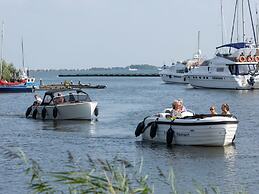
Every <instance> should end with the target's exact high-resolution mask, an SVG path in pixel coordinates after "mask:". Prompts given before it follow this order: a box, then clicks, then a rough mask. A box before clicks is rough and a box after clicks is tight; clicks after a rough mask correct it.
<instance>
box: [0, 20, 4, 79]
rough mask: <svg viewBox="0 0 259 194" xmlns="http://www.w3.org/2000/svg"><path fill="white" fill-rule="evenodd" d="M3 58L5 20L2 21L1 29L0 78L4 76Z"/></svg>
mask: <svg viewBox="0 0 259 194" xmlns="http://www.w3.org/2000/svg"><path fill="white" fill-rule="evenodd" d="M3 58H4V22H2V30H1V64H0V79H2V77H3V61H4V60H3Z"/></svg>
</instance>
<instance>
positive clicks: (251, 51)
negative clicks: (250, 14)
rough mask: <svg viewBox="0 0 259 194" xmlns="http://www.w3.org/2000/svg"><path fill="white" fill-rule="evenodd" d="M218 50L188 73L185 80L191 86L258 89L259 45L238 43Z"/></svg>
mask: <svg viewBox="0 0 259 194" xmlns="http://www.w3.org/2000/svg"><path fill="white" fill-rule="evenodd" d="M217 51H218V52H217V54H216V56H215V57H214V58H212V59H210V60H206V61H204V62H203V63H202V64H201V66H200V67H199V68H197V69H192V70H191V71H189V72H188V74H187V75H186V79H187V81H188V82H189V83H190V84H191V85H192V86H193V87H195V88H198V87H203V88H221V89H259V76H258V75H259V72H258V70H259V48H256V47H255V46H254V45H253V44H251V43H245V42H240V43H232V44H226V45H222V46H220V47H217ZM226 51H227V52H226Z"/></svg>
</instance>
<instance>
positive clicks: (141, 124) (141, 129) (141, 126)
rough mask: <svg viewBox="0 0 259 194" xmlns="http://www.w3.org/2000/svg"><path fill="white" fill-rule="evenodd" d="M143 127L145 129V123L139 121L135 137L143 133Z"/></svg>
mask: <svg viewBox="0 0 259 194" xmlns="http://www.w3.org/2000/svg"><path fill="white" fill-rule="evenodd" d="M144 127H145V121H141V122H140V123H139V124H138V126H137V128H136V130H135V136H136V137H138V136H140V134H141V133H142V132H143V129H144Z"/></svg>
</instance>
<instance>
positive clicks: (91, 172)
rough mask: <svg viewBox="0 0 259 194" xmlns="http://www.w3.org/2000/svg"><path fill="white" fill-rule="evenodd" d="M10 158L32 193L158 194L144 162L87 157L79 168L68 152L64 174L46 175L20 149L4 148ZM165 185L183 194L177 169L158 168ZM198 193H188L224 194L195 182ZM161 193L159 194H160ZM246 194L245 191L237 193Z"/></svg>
mask: <svg viewBox="0 0 259 194" xmlns="http://www.w3.org/2000/svg"><path fill="white" fill-rule="evenodd" d="M2 150H3V151H2V153H3V154H4V156H5V157H6V158H9V159H19V163H18V164H19V165H22V166H23V167H25V168H24V172H25V174H26V175H27V176H30V183H29V189H30V190H31V191H32V192H34V193H70V194H81V193H109V194H117V193H125V194H135V193H136V194H137V193H138V194H149V193H151V194H152V193H155V192H154V185H151V184H150V183H149V181H148V175H143V173H142V167H143V159H141V160H140V162H139V163H138V165H137V166H134V165H132V164H131V163H130V162H129V161H127V160H125V159H120V158H117V157H115V158H113V159H112V160H111V161H108V160H102V159H93V158H92V157H91V156H89V155H87V157H86V158H87V164H88V167H87V168H86V167H83V166H81V165H79V161H78V160H77V159H76V158H75V157H74V156H73V154H72V153H71V152H68V164H69V165H67V166H66V167H64V168H66V170H64V171H51V172H47V171H44V170H43V169H42V168H41V167H40V165H39V164H38V163H37V162H36V161H35V160H33V159H31V158H28V157H27V156H26V154H25V153H24V152H23V151H22V150H21V149H19V148H2ZM156 169H157V173H158V175H159V177H162V180H161V182H162V183H164V184H166V185H168V188H169V190H168V193H172V194H179V191H178V190H177V188H176V177H175V175H174V172H173V169H172V168H171V169H170V170H169V173H168V175H166V174H165V173H164V172H163V171H162V170H161V169H160V168H159V167H157V168H156ZM192 184H193V185H194V188H195V191H194V192H188V193H189V194H191V193H197V194H208V193H214V194H220V190H219V188H217V187H213V186H211V187H209V188H206V187H204V186H202V185H201V184H199V183H197V182H196V181H193V183H192ZM156 193H157V192H156ZM233 193H236V194H246V193H247V192H245V191H238V192H233Z"/></svg>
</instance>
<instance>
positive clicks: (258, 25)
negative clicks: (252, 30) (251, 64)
mask: <svg viewBox="0 0 259 194" xmlns="http://www.w3.org/2000/svg"><path fill="white" fill-rule="evenodd" d="M256 34H257V40H258V41H259V16H258V6H257V5H256ZM256 46H258V44H257V45H256Z"/></svg>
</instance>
